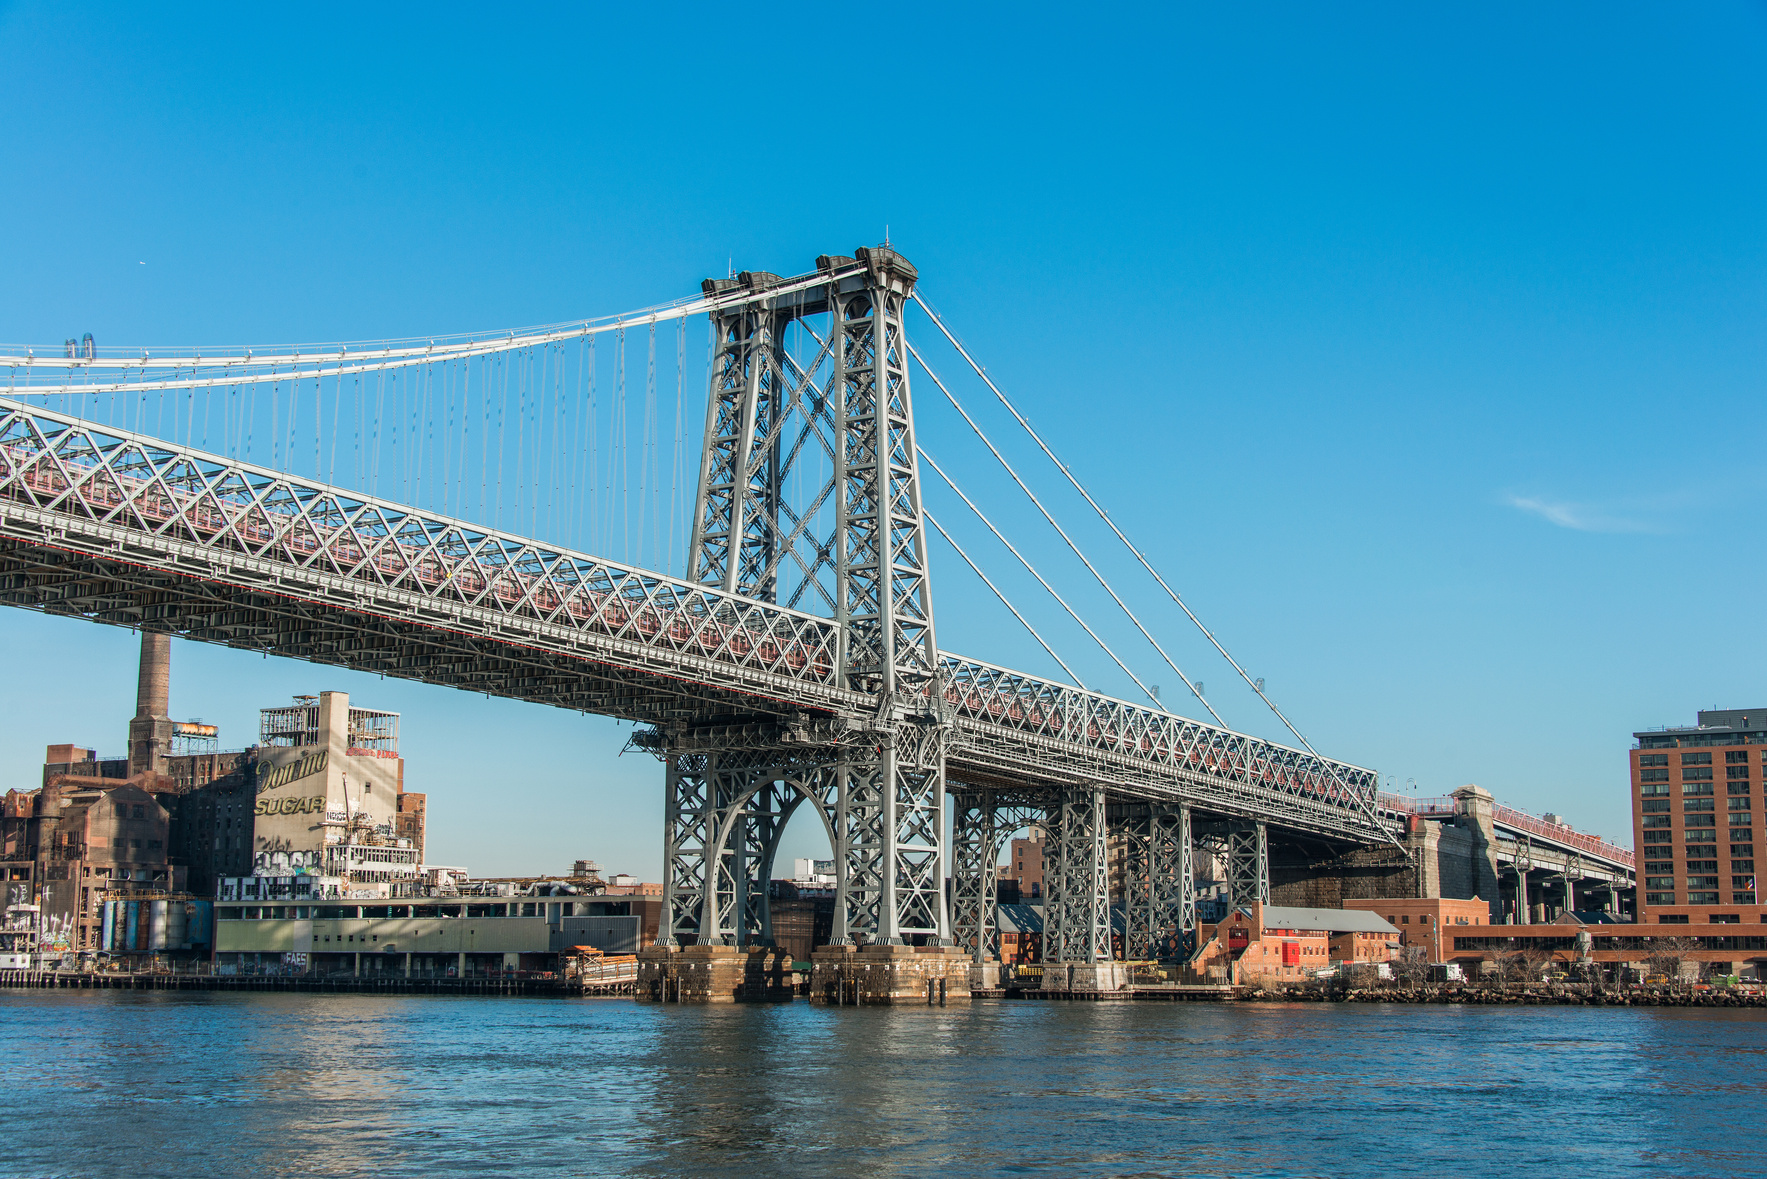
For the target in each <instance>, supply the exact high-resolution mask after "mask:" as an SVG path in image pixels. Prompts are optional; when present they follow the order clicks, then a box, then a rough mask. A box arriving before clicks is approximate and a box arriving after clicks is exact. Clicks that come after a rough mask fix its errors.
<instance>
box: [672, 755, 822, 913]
mask: <svg viewBox="0 0 1767 1179" xmlns="http://www.w3.org/2000/svg"><path fill="white" fill-rule="evenodd" d="M665 766H666V770H665V777H666V784H667V787H666V788H667V794H666V799H665V803H664V848H663V897H664V902H663V904H664V909H665V910H666V913H667V920H666V922H665V923H664V926H663V928H662V930H661V931H660V932H659V935H658V940H659V941H660V942H662V943H663V944H665V945H675V944H679V943H680V942H681V941H682V940H683V939H691V940H693V941H696V942H699V943H702V944H718V945H750V944H768V943H770V942H771V940H772V936H773V930H772V919H771V915H770V912H769V906H768V904H767V899H768V898H767V885H768V882H769V881H770V880H771V879H772V870H773V861H774V857H775V855H776V854H777V852H778V849H779V837H780V835H781V834H783V832H784V830H785V825H786V823H787V822H788V821H789V820H790V818H791V815H792V812H793V811H795V810H796V809H797V807H798V806H799V805H800V804H801V803H803V802H805V801H809V802H810V803H811V804H812V805H813V806H815V807H816V809H817V811H818V812H819V814H820V816H821V818H822V822H823V827H824V829H825V830H826V831H827V832H828V834H829V836H830V840H831V842H835V816H834V800H835V789H834V784H835V780H836V779H835V776H834V774H833V771H832V766H831V764H830V762H829V760H828V759H827V758H826V757H822V756H818V755H816V754H814V753H811V754H808V755H800V756H797V757H792V756H791V755H789V754H782V753H781V752H780V751H778V750H773V749H756V750H736V751H730V750H726V751H720V752H693V753H674V754H670V755H667V756H666V758H665ZM708 864H712V865H715V868H714V869H713V871H712V873H711V879H710V881H709V882H708V879H707V876H708V874H707V871H706V865H708Z"/></svg>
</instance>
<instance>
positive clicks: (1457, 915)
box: [1344, 897, 1491, 962]
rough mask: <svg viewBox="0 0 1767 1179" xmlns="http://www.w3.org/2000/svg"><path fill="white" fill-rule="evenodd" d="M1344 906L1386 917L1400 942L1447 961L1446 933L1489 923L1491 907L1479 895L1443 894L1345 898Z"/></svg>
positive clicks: (1448, 947)
mask: <svg viewBox="0 0 1767 1179" xmlns="http://www.w3.org/2000/svg"><path fill="white" fill-rule="evenodd" d="M1344 908H1346V909H1360V910H1362V911H1364V912H1367V913H1378V914H1380V915H1381V916H1382V917H1385V918H1386V920H1387V923H1388V924H1389V925H1391V926H1393V927H1394V928H1395V929H1396V930H1398V933H1399V944H1400V945H1401V946H1421V947H1423V949H1424V952H1425V954H1426V955H1427V960H1428V961H1430V962H1447V961H1449V959H1450V957H1451V955H1450V954H1449V953H1448V951H1449V950H1450V949H1451V944H1450V943H1449V942H1448V940H1447V938H1446V936H1445V935H1446V934H1447V933H1450V932H1459V931H1460V930H1461V929H1462V928H1463V927H1466V926H1473V925H1489V924H1490V923H1491V906H1490V904H1489V903H1488V902H1486V901H1483V900H1480V899H1479V898H1478V897H1474V898H1472V899H1471V900H1469V901H1456V900H1449V899H1447V898H1445V897H1433V898H1430V899H1427V900H1385V899H1382V900H1351V899H1348V898H1346V899H1345V901H1344Z"/></svg>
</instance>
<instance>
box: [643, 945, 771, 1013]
mask: <svg viewBox="0 0 1767 1179" xmlns="http://www.w3.org/2000/svg"><path fill="white" fill-rule="evenodd" d="M637 998H638V1001H639V1002H640V1003H789V1002H791V999H792V989H791V955H789V954H786V953H784V952H783V951H780V950H775V949H772V948H769V947H764V946H750V947H748V948H747V949H737V948H736V947H735V946H686V947H675V946H649V947H646V948H645V949H642V950H640V951H638V993H637Z"/></svg>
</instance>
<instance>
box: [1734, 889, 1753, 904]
mask: <svg viewBox="0 0 1767 1179" xmlns="http://www.w3.org/2000/svg"><path fill="white" fill-rule="evenodd" d="M1730 903H1731V904H1733V905H1753V904H1755V903H1756V901H1755V894H1754V893H1753V892H1733V893H1731V894H1730Z"/></svg>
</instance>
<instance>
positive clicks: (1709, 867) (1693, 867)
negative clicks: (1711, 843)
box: [1687, 847, 1718, 872]
mask: <svg viewBox="0 0 1767 1179" xmlns="http://www.w3.org/2000/svg"><path fill="white" fill-rule="evenodd" d="M1688 850H1689V851H1693V850H1696V849H1693V848H1689V849H1688ZM1697 850H1698V851H1699V852H1700V853H1701V854H1702V855H1708V856H1709V855H1711V854H1712V849H1711V848H1709V847H1707V848H1700V849H1697ZM1687 870H1688V871H1689V872H1716V871H1717V870H1718V861H1717V860H1689V861H1687Z"/></svg>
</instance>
